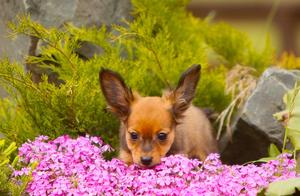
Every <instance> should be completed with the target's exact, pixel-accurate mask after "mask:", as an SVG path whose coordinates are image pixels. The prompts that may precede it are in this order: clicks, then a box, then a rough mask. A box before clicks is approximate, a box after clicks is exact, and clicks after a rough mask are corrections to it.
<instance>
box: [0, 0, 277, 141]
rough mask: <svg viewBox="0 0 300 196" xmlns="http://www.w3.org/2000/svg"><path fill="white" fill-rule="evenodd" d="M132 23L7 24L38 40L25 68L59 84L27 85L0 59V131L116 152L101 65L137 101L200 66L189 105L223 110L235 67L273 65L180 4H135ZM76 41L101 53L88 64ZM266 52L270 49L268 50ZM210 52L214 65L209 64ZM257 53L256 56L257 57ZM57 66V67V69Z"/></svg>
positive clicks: (18, 69)
mask: <svg viewBox="0 0 300 196" xmlns="http://www.w3.org/2000/svg"><path fill="white" fill-rule="evenodd" d="M132 4H133V12H132V13H133V17H134V20H133V21H124V24H123V26H117V25H115V26H113V27H112V31H110V32H108V31H107V30H106V28H105V27H102V28H100V29H97V28H77V27H74V26H72V25H71V24H68V25H66V26H64V27H63V28H61V29H55V28H52V29H46V28H45V27H43V26H42V25H40V24H38V23H35V22H34V21H31V20H30V18H29V17H20V18H19V19H18V22H17V23H15V24H10V28H11V30H12V35H13V36H15V35H19V34H25V35H28V36H34V37H37V38H39V39H40V40H41V41H42V42H43V43H44V45H43V46H42V47H41V55H40V56H38V57H28V58H27V59H26V60H27V63H31V64H39V65H40V66H41V67H44V68H48V69H51V70H52V71H53V72H55V73H57V74H58V75H59V79H61V80H62V81H64V82H63V83H62V84H60V85H55V84H53V83H50V82H48V78H47V76H46V75H44V76H43V78H42V82H40V83H38V84H36V83H34V82H32V80H31V75H30V73H26V72H25V71H24V70H23V68H22V66H21V65H19V64H17V63H13V62H9V61H8V60H7V59H3V60H1V62H0V84H1V85H2V86H4V87H5V88H6V89H7V91H8V92H9V93H10V95H11V96H10V99H3V100H1V103H0V105H1V106H3V107H2V108H1V109H0V118H1V122H2V123H1V125H0V132H2V133H4V134H5V136H6V137H7V139H9V140H13V141H17V143H18V144H20V143H22V142H24V141H25V140H26V139H32V138H33V137H35V136H36V135H39V134H43V135H49V136H51V137H57V136H59V135H62V134H70V135H74V136H76V135H78V134H83V133H88V134H92V135H101V137H102V138H103V139H104V140H105V141H106V142H108V143H109V144H111V145H112V146H114V147H116V146H117V143H118V142H117V139H116V138H117V137H118V131H117V130H118V123H117V119H116V118H114V117H112V115H111V114H109V113H107V112H106V111H105V105H106V104H105V101H104V98H103V96H102V94H101V92H100V89H99V82H98V72H99V70H100V68H101V67H106V68H110V69H113V70H115V71H118V72H119V73H120V74H121V75H122V76H123V77H124V78H125V80H126V82H127V83H128V84H129V86H131V87H132V89H134V90H137V91H139V92H140V93H141V94H142V95H160V94H161V91H162V89H165V88H168V87H169V86H174V85H175V84H176V83H177V80H178V78H179V76H180V74H181V72H182V71H184V70H185V69H186V68H187V67H189V66H191V65H192V64H201V65H202V78H201V81H200V84H199V86H198V91H197V95H196V98H195V100H194V103H195V104H196V105H198V106H201V107H212V108H214V109H215V110H216V111H222V110H223V109H224V108H225V107H226V106H227V105H228V103H229V102H230V100H231V97H230V96H229V95H226V94H225V93H224V89H225V78H226V73H227V71H228V70H229V69H230V68H231V67H233V66H234V65H235V64H245V65H248V66H252V67H254V68H258V69H259V70H263V69H264V68H265V67H266V66H268V65H270V64H271V63H272V55H273V53H272V52H270V51H271V50H269V47H266V49H265V50H264V51H256V50H255V48H253V46H252V45H251V41H250V40H249V38H248V37H247V35H246V34H244V33H241V32H239V31H237V30H236V29H233V28H232V27H230V26H228V25H226V24H224V23H221V24H219V23H217V24H210V23H209V22H207V21H206V20H201V19H197V18H195V17H193V16H192V15H190V14H189V13H187V12H186V11H185V5H186V4H187V1H185V0H177V1H175V0H165V1H161V0H154V1H153V0H133V1H132ZM82 41H87V42H90V43H92V44H95V45H97V46H99V47H101V48H102V49H103V53H102V54H99V55H95V56H94V57H93V58H91V59H88V60H86V59H82V58H80V57H79V56H78V55H77V53H76V50H77V49H78V48H79V47H80V44H81V43H82ZM267 46H268V45H267ZM211 51H214V53H215V55H214V56H217V57H218V58H219V57H222V58H221V60H220V61H218V62H219V64H217V65H213V66H210V65H209V64H208V58H209V56H210V55H211ZM261 54H262V55H261ZM57 65H58V66H57Z"/></svg>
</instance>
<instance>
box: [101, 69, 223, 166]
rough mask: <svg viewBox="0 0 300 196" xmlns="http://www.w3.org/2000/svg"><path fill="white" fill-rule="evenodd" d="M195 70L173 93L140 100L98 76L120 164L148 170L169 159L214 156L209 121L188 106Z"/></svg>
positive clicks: (106, 73)
mask: <svg viewBox="0 0 300 196" xmlns="http://www.w3.org/2000/svg"><path fill="white" fill-rule="evenodd" d="M200 70H201V67H200V65H194V66H192V67H190V68H189V69H188V70H186V71H185V72H184V73H183V74H182V75H181V77H180V79H179V82H178V85H177V87H176V88H175V89H173V90H172V91H168V92H165V93H164V95H163V96H162V97H141V96H140V95H138V93H132V92H131V90H130V88H128V87H127V86H126V84H125V82H124V80H123V79H122V77H121V76H120V75H119V74H117V73H115V72H113V71H111V70H105V69H102V70H101V71H100V73H99V80H100V86H101V89H102V92H103V95H104V96H105V98H106V100H107V102H108V105H109V108H110V109H111V111H112V112H114V113H115V114H116V115H117V116H118V117H119V118H120V120H121V127H120V144H121V145H120V154H119V158H120V159H121V160H123V161H124V162H125V163H127V164H132V163H137V164H139V165H142V166H145V167H151V166H154V165H156V164H158V163H160V160H161V158H162V157H164V156H166V155H170V154H183V155H186V156H188V157H189V158H198V159H200V160H204V159H205V158H206V156H207V155H208V154H209V153H212V152H217V145H216V141H215V139H214V137H213V135H212V128H211V125H210V122H209V120H208V119H207V117H206V116H205V114H204V113H203V112H202V111H201V110H200V109H199V108H197V107H195V106H193V105H192V104H191V102H192V99H193V98H194V96H195V91H196V87H197V83H198V80H199V77H200ZM162 135H163V137H161V136H162ZM149 159H150V160H149ZM147 160H149V161H147Z"/></svg>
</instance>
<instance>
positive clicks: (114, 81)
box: [99, 69, 134, 121]
mask: <svg viewBox="0 0 300 196" xmlns="http://www.w3.org/2000/svg"><path fill="white" fill-rule="evenodd" d="M99 80H100V87H101V90H102V92H103V95H104V97H105V99H106V101H107V103H108V105H109V109H110V110H111V111H112V112H113V113H115V114H116V115H117V116H118V117H119V118H120V119H121V120H123V121H125V120H126V119H127V117H128V116H129V113H130V104H131V103H132V101H133V99H134V98H133V94H132V92H131V90H130V88H128V87H127V86H126V84H125V82H124V80H123V79H122V77H121V76H120V75H119V74H118V73H116V72H113V71H111V70H108V69H101V70H100V72H99Z"/></svg>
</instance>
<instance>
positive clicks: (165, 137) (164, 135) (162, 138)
mask: <svg viewBox="0 0 300 196" xmlns="http://www.w3.org/2000/svg"><path fill="white" fill-rule="evenodd" d="M157 138H158V139H159V140H161V141H164V140H166V139H167V134H166V133H159V134H158V135H157Z"/></svg>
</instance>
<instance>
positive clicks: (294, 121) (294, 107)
mask: <svg viewBox="0 0 300 196" xmlns="http://www.w3.org/2000/svg"><path fill="white" fill-rule="evenodd" d="M299 91H300V82H298V83H296V84H295V88H294V89H292V90H290V91H289V92H287V93H286V94H285V95H284V97H283V101H284V103H285V104H286V109H285V110H284V111H282V112H279V113H276V114H274V117H276V118H277V119H278V120H281V121H283V122H284V123H285V136H284V141H283V149H282V150H283V151H285V150H286V149H285V147H286V143H287V139H289V140H290V141H291V143H292V145H293V147H294V152H296V151H297V150H300V93H299Z"/></svg>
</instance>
